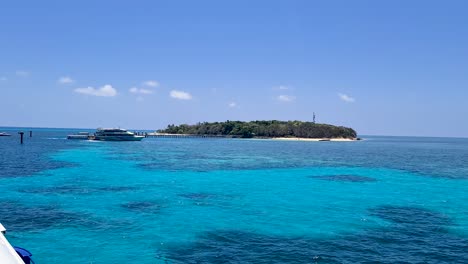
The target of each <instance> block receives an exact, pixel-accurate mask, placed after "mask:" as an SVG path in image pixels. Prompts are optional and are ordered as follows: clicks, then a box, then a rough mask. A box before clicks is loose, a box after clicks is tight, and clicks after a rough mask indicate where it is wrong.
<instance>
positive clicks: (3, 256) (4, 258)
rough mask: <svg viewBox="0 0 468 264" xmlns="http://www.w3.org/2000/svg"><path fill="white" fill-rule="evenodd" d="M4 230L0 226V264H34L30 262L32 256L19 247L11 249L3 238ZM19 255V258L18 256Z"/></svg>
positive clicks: (0, 225)
mask: <svg viewBox="0 0 468 264" xmlns="http://www.w3.org/2000/svg"><path fill="white" fill-rule="evenodd" d="M5 232H6V229H5V227H3V225H2V224H0V263H1V264H25V263H34V262H32V260H31V256H32V254H31V253H30V252H29V251H27V250H25V249H23V248H19V247H15V248H14V247H12V246H11V244H10V242H8V240H7V239H6V237H5ZM20 254H21V256H20Z"/></svg>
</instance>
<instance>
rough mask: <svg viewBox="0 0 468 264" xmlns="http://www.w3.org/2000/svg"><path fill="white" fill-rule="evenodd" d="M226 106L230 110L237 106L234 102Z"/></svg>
mask: <svg viewBox="0 0 468 264" xmlns="http://www.w3.org/2000/svg"><path fill="white" fill-rule="evenodd" d="M228 106H229V107H230V108H234V107H236V106H237V103H236V102H230V103H229V104H228Z"/></svg>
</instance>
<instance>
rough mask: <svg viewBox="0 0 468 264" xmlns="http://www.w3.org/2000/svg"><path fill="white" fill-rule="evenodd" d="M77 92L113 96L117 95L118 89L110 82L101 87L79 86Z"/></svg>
mask: <svg viewBox="0 0 468 264" xmlns="http://www.w3.org/2000/svg"><path fill="white" fill-rule="evenodd" d="M75 93H79V94H85V95H92V96H103V97H113V96H116V95H117V90H116V89H115V88H114V87H112V85H110V84H106V85H104V86H102V87H100V88H94V87H90V86H89V87H86V88H77V89H75Z"/></svg>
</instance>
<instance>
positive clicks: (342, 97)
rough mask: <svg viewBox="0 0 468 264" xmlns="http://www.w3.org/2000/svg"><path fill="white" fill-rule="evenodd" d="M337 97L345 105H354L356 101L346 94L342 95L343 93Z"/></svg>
mask: <svg viewBox="0 0 468 264" xmlns="http://www.w3.org/2000/svg"><path fill="white" fill-rule="evenodd" d="M338 97H339V98H340V99H341V100H342V101H345V102H347V103H354V102H355V101H356V100H355V99H354V98H353V97H351V96H349V95H346V94H343V93H339V94H338Z"/></svg>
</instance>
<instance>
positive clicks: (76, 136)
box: [67, 132, 89, 140]
mask: <svg viewBox="0 0 468 264" xmlns="http://www.w3.org/2000/svg"><path fill="white" fill-rule="evenodd" d="M67 139H81V140H87V139H89V133H88V132H78V134H71V135H68V136H67Z"/></svg>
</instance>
